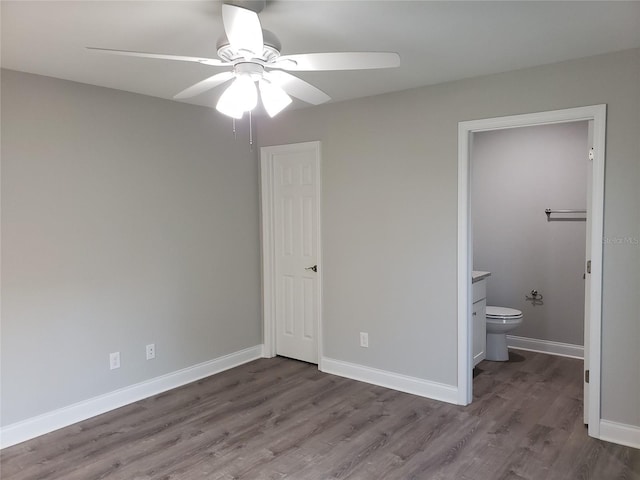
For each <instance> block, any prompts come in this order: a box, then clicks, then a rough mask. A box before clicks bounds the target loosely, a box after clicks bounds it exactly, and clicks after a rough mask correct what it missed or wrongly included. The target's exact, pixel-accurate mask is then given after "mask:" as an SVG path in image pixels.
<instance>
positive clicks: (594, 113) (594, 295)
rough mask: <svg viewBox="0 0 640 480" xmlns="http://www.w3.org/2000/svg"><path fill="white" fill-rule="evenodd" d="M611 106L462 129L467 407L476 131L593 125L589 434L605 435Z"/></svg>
mask: <svg viewBox="0 0 640 480" xmlns="http://www.w3.org/2000/svg"><path fill="white" fill-rule="evenodd" d="M606 115H607V106H606V105H593V106H587V107H578V108H568V109H565V110H554V111H549V112H538V113H530V114H524V115H512V116H507V117H498V118H488V119H482V120H469V121H465V122H460V123H459V124H458V322H457V325H458V398H459V403H461V404H467V403H470V402H471V399H472V395H473V392H472V388H473V384H472V374H471V372H472V368H471V365H472V354H471V341H470V336H469V333H470V332H471V315H470V313H471V310H470V309H471V298H470V288H469V284H470V282H471V270H472V268H471V267H472V262H473V258H472V257H473V253H472V251H471V245H472V243H471V232H470V230H469V218H470V205H469V174H470V157H471V152H470V150H471V144H470V143H471V142H470V139H471V135H472V134H473V133H476V132H482V131H489V130H501V129H507V128H514V127H527V126H534V125H548V124H553V123H567V122H579V121H590V120H592V121H593V128H594V130H593V133H594V134H593V148H594V153H595V158H594V160H593V177H592V190H591V197H592V202H591V212H589V214H590V215H591V220H592V221H591V232H589V234H590V235H591V252H589V254H590V260H591V292H590V293H591V295H590V299H589V304H588V305H585V309H588V310H589V312H590V315H589V332H590V337H589V359H588V362H589V365H588V369H589V370H590V383H589V407H588V408H589V414H588V417H589V435H590V436H592V437H596V438H598V437H599V433H600V383H601V378H600V375H601V346H600V343H601V338H602V331H601V329H602V247H603V246H602V239H603V226H604V165H605V133H606Z"/></svg>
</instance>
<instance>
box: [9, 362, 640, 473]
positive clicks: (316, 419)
mask: <svg viewBox="0 0 640 480" xmlns="http://www.w3.org/2000/svg"><path fill="white" fill-rule="evenodd" d="M582 388H583V386H582V362H581V361H579V360H574V359H568V358H561V357H553V356H549V355H543V354H537V353H532V352H517V353H514V352H511V354H510V361H509V362H486V361H485V362H482V363H480V365H479V366H478V369H477V371H476V377H475V379H474V401H473V403H472V404H471V405H469V406H467V407H460V406H455V405H450V404H446V403H442V402H437V401H434V400H429V399H425V398H421V397H417V396H414V395H410V394H406V393H402V392H396V391H393V390H388V389H385V388H383V387H378V386H375V385H369V384H366V383H362V382H357V381H353V380H349V379H345V378H341V377H336V376H332V375H327V374H324V373H322V372H319V371H318V370H317V367H316V366H315V365H310V364H306V363H304V362H298V361H295V360H290V359H286V358H280V357H276V358H273V359H261V360H257V361H255V362H251V363H248V364H246V365H242V366H240V367H237V368H234V369H232V370H228V371H226V372H222V373H220V374H218V375H214V376H211V377H208V378H205V379H202V380H199V381H197V382H194V383H192V384H189V385H185V386H183V387H180V388H177V389H174V390H171V391H169V392H165V393H162V394H160V395H156V396H154V397H150V398H148V399H145V400H142V401H140V402H136V403H134V404H131V405H127V406H125V407H122V408H119V409H117V410H114V411H111V412H108V413H106V414H104V415H100V416H97V417H94V418H91V419H89V420H86V421H84V422H80V423H78V424H76V425H72V426H70V427H67V428H64V429H61V430H58V431H56V432H52V433H50V434H47V435H44V436H42V437H39V438H36V439H33V440H30V441H28V442H24V443H22V444H20V445H15V446H13V447H9V448H6V449H4V450H2V451H1V452H0V478H2V480H99V479H107V480H202V479H207V480H283V479H288V480H330V479H348V480H376V479H380V480H409V479H424V480H453V479H455V480H572V479H593V480H640V451H639V450H636V449H632V448H628V447H623V446H619V445H614V444H611V443H607V442H602V441H599V440H595V439H593V438H590V437H589V436H588V435H587V430H586V428H585V426H584V425H583V424H582Z"/></svg>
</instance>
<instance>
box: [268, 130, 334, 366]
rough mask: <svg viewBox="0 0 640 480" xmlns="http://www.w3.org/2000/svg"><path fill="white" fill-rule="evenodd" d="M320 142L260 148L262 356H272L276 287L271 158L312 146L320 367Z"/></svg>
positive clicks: (272, 164) (319, 356)
mask: <svg viewBox="0 0 640 480" xmlns="http://www.w3.org/2000/svg"><path fill="white" fill-rule="evenodd" d="M320 147H321V144H320V141H313V142H302V143H291V144H285V145H272V146H266V147H261V148H260V204H261V205H260V208H261V216H260V230H261V244H262V334H263V348H262V356H263V357H265V358H271V357H275V356H276V318H275V308H276V289H275V274H276V272H275V261H276V251H275V248H276V245H275V237H274V235H275V231H274V225H275V224H274V221H275V205H274V194H275V192H274V180H275V177H274V171H273V169H274V160H273V157H274V155H275V154H282V153H291V152H296V151H299V150H313V151H314V155H315V168H316V176H315V190H316V232H317V233H316V238H315V241H316V245H317V253H316V259H317V262H316V264H317V265H318V272H317V280H318V281H317V282H316V296H317V297H316V298H317V299H318V302H317V304H316V318H317V325H316V328H317V332H316V337H317V340H318V368H319V369H320V370H322V358H323V349H322V273H323V269H322V232H321V225H322V221H321V219H322V210H321V207H322V202H321V199H322V195H321V177H322V170H321V163H322V162H321V158H322V157H321V148H320Z"/></svg>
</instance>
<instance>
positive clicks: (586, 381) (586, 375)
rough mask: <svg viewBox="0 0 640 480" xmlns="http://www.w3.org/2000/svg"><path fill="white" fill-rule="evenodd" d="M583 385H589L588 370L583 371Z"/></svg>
mask: <svg viewBox="0 0 640 480" xmlns="http://www.w3.org/2000/svg"><path fill="white" fill-rule="evenodd" d="M584 383H589V370H585V371H584Z"/></svg>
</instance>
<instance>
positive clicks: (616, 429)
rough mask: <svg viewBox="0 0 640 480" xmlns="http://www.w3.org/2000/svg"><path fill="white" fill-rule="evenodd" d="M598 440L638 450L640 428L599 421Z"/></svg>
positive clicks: (639, 447) (639, 446)
mask: <svg viewBox="0 0 640 480" xmlns="http://www.w3.org/2000/svg"><path fill="white" fill-rule="evenodd" d="M600 440H604V441H605V442H613V443H618V444H620V445H625V446H627V447H633V448H638V449H640V427H636V426H634V425H626V424H624V423H618V422H612V421H610V420H600Z"/></svg>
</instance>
